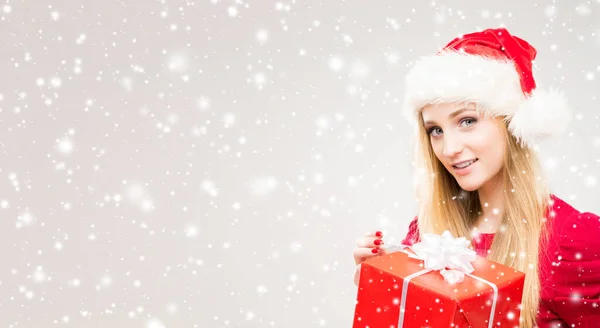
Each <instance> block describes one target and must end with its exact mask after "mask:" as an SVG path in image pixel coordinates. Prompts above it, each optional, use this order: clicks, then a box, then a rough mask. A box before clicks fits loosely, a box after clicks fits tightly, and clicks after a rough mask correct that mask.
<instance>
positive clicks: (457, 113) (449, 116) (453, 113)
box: [424, 107, 475, 124]
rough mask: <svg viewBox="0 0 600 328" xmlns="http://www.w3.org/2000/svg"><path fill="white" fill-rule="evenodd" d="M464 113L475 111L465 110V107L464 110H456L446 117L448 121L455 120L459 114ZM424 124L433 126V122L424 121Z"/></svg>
mask: <svg viewBox="0 0 600 328" xmlns="http://www.w3.org/2000/svg"><path fill="white" fill-rule="evenodd" d="M466 111H475V110H474V109H471V108H466V107H465V108H461V109H459V110H457V111H455V112H452V113H450V115H448V118H449V119H453V118H455V117H456V116H458V115H460V114H461V113H463V112H466ZM424 123H425V124H434V123H435V122H433V121H425V122H424Z"/></svg>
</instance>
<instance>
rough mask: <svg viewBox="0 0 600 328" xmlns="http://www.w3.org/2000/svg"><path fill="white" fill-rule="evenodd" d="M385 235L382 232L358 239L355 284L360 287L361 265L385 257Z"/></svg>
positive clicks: (355, 255) (355, 256) (355, 258)
mask: <svg viewBox="0 0 600 328" xmlns="http://www.w3.org/2000/svg"><path fill="white" fill-rule="evenodd" d="M382 238H383V233H382V232H381V231H376V232H371V233H368V234H366V235H365V236H364V237H361V238H358V240H357V241H356V244H357V245H356V249H354V263H355V264H356V269H355V270H354V283H355V284H356V285H357V286H358V282H359V279H360V264H361V263H362V262H363V261H365V260H367V259H370V258H372V257H374V256H379V255H384V254H385V249H383V248H381V246H383V239H382Z"/></svg>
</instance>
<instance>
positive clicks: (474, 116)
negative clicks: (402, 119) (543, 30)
mask: <svg viewBox="0 0 600 328" xmlns="http://www.w3.org/2000/svg"><path fill="white" fill-rule="evenodd" d="M535 56H536V50H535V49H534V48H533V47H532V46H531V45H530V44H529V43H527V42H526V41H524V40H522V39H520V38H518V37H515V36H513V35H511V34H510V33H509V32H508V31H507V30H506V29H502V28H501V29H487V30H485V31H482V32H476V33H471V34H466V35H463V36H461V37H459V38H456V39H454V40H452V41H451V42H450V43H449V44H448V45H447V46H446V47H444V49H442V50H441V51H440V52H439V53H437V54H436V55H434V56H430V57H425V58H423V59H421V60H420V61H418V62H417V63H416V65H415V66H414V67H413V68H412V69H411V70H410V72H409V73H408V75H407V76H406V80H405V87H406V93H405V109H406V110H405V114H406V115H407V117H408V119H409V121H410V122H411V123H412V125H413V127H414V128H415V133H416V136H417V138H416V149H415V155H416V157H415V164H416V167H417V168H418V170H419V171H418V173H419V174H418V178H419V180H418V181H419V183H418V184H417V188H416V189H417V197H418V201H419V213H418V216H417V217H416V218H415V219H414V220H413V221H412V222H411V223H410V226H409V232H408V235H407V236H406V238H405V239H404V240H403V244H407V245H412V244H413V243H415V242H417V241H419V240H420V235H421V233H424V232H431V233H436V234H440V233H442V232H443V231H444V230H450V231H451V232H452V234H453V235H454V236H455V237H458V236H464V237H467V238H468V239H471V243H472V246H473V248H474V249H475V250H476V251H477V253H478V254H479V255H481V256H484V257H487V258H488V259H490V260H492V261H496V262H500V263H504V264H506V265H509V266H511V267H513V268H515V269H517V270H520V271H523V272H525V273H526V274H527V275H526V280H525V289H524V293H523V300H522V312H521V319H520V320H521V327H527V328H530V327H580V328H581V327H600V217H598V216H597V215H595V214H592V213H582V212H580V211H578V210H576V209H574V208H573V207H571V206H570V205H569V204H567V203H566V202H564V201H563V200H561V199H560V198H558V197H556V196H555V195H553V194H551V193H550V192H549V190H548V188H547V186H546V184H545V182H544V180H543V179H542V171H541V169H540V166H539V163H538V158H537V154H536V152H535V151H534V150H533V145H534V144H535V142H536V141H538V140H541V139H542V138H545V137H547V136H552V135H556V134H559V133H561V132H563V131H564V130H565V129H566V127H567V124H568V122H569V121H570V117H571V114H570V111H569V109H568V106H567V102H566V100H565V98H564V97H563V96H562V95H561V94H559V93H554V92H548V91H543V90H539V89H537V88H536V84H535V81H534V79H533V75H532V61H533V60H534V59H535ZM382 238H383V236H382V234H381V232H374V233H370V234H368V235H366V236H365V237H362V238H360V239H359V240H358V247H357V248H356V249H355V251H354V260H355V263H356V264H357V269H356V271H355V283H356V284H358V279H359V277H358V274H359V273H360V263H361V262H362V261H364V260H366V259H368V258H370V257H372V256H378V255H381V254H385V253H386V251H385V248H384V247H382V245H383V240H382Z"/></svg>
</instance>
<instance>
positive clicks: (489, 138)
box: [422, 103, 505, 191]
mask: <svg viewBox="0 0 600 328" xmlns="http://www.w3.org/2000/svg"><path fill="white" fill-rule="evenodd" d="M422 115H423V122H424V128H425V131H426V132H427V133H428V134H429V138H430V140H431V146H432V147H433V151H434V152H435V155H436V157H437V158H438V159H439V160H440V162H441V163H442V164H443V165H444V167H446V170H448V172H450V174H452V175H453V176H454V178H455V179H456V181H457V182H458V184H459V185H460V187H461V188H462V189H464V190H466V191H475V190H477V189H479V188H481V186H483V185H484V184H486V183H487V182H489V181H492V180H493V179H495V178H496V177H497V176H498V173H499V172H500V169H501V168H502V165H503V163H504V151H505V142H504V136H503V134H502V130H501V127H500V124H499V122H498V119H497V118H493V117H487V118H484V117H483V115H482V114H480V113H479V112H478V111H477V110H476V109H475V106H474V105H472V104H468V105H465V104H457V103H442V104H432V105H428V106H426V107H424V108H423V110H422Z"/></svg>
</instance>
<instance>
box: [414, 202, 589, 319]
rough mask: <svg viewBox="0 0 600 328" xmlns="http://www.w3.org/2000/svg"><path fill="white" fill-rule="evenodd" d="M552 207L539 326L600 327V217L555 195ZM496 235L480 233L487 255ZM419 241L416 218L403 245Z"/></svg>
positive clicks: (478, 241)
mask: <svg viewBox="0 0 600 328" xmlns="http://www.w3.org/2000/svg"><path fill="white" fill-rule="evenodd" d="M551 198H552V200H553V202H552V206H551V208H549V214H550V215H549V218H548V219H549V222H550V223H551V225H550V238H549V242H548V244H547V245H546V246H545V248H544V249H540V257H539V274H540V283H541V300H540V308H539V313H538V316H537V324H538V326H539V327H540V328H558V327H577V328H600V217H599V216H598V215H596V214H592V213H587V212H586V213H581V212H579V211H578V210H576V209H575V208H573V207H572V206H571V205H569V204H568V203H566V202H565V201H563V200H561V199H559V198H558V197H556V196H555V195H551ZM493 239H494V234H480V235H479V236H477V237H475V238H473V239H472V241H471V243H472V245H473V247H474V249H475V251H476V252H477V254H478V255H480V256H483V257H485V256H487V251H488V250H489V248H490V246H491V244H492V241H493ZM418 241H419V231H418V227H417V219H416V218H415V219H414V220H413V221H412V222H411V223H410V226H409V231H408V234H407V235H406V238H405V239H404V240H403V241H402V244H405V245H412V244H413V243H416V242H418Z"/></svg>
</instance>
